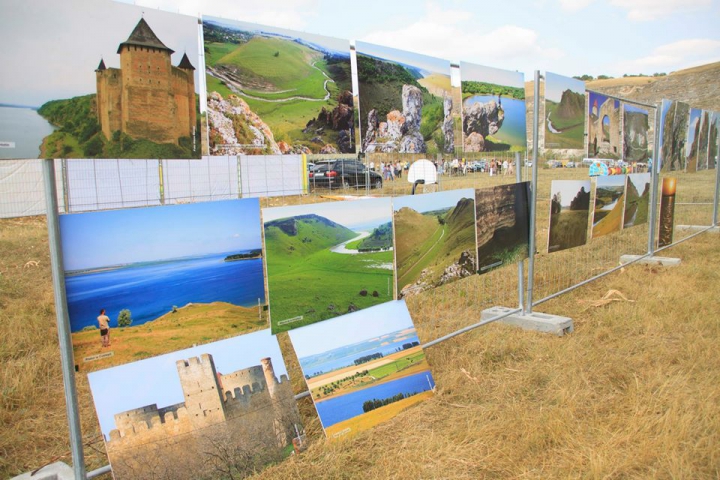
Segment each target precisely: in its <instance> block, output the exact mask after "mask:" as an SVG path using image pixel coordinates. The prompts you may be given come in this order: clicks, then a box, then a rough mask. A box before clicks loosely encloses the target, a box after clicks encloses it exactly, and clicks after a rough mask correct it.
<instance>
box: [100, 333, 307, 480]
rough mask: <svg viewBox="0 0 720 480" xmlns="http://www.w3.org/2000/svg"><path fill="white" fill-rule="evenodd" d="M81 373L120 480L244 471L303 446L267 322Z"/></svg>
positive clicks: (232, 474)
mask: <svg viewBox="0 0 720 480" xmlns="http://www.w3.org/2000/svg"><path fill="white" fill-rule="evenodd" d="M88 380H89V383H90V390H91V391H92V396H93V401H94V403H95V410H96V412H97V416H98V420H99V421H100V430H101V432H102V435H103V438H104V440H105V447H106V449H107V453H108V457H109V459H110V466H111V467H112V470H113V476H114V478H116V479H117V480H135V479H137V480H140V479H146V478H172V479H178V480H185V479H187V480H194V479H198V478H245V477H248V476H250V475H252V474H254V473H257V472H258V471H260V470H262V469H263V468H264V467H266V466H268V465H271V464H275V463H278V462H280V461H282V460H283V459H285V458H287V457H288V456H289V455H291V454H293V452H299V450H300V449H301V447H302V446H303V445H302V444H303V442H304V432H303V426H302V424H301V421H300V414H299V412H298V409H297V404H296V401H295V397H294V393H293V390H292V386H291V385H290V380H289V379H288V375H287V369H286V367H285V364H284V362H283V357H282V353H281V352H280V348H279V346H278V342H277V339H276V337H274V336H272V335H271V334H270V330H262V331H259V332H255V333H250V334H247V335H241V336H238V337H234V338H231V339H227V340H221V341H218V342H214V343H209V344H206V345H202V346H199V347H194V348H189V349H185V350H180V351H177V352H173V353H168V354H165V355H161V356H159V357H154V358H150V359H146V360H141V361H139V362H134V363H129V364H126V365H122V366H119V367H114V368H109V369H106V370H101V371H98V372H92V373H90V374H89V375H88Z"/></svg>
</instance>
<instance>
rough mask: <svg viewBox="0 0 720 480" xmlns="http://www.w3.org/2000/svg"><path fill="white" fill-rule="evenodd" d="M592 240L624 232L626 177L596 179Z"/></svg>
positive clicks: (612, 176)
mask: <svg viewBox="0 0 720 480" xmlns="http://www.w3.org/2000/svg"><path fill="white" fill-rule="evenodd" d="M595 182H596V183H595V208H594V209H593V226H592V238H596V237H601V236H603V235H607V234H609V233H613V232H618V231H620V230H622V227H623V219H624V216H625V175H609V176H606V177H597V178H596V179H595Z"/></svg>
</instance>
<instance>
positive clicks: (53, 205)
mask: <svg viewBox="0 0 720 480" xmlns="http://www.w3.org/2000/svg"><path fill="white" fill-rule="evenodd" d="M43 180H44V183H45V208H46V211H47V227H48V236H49V248H50V265H51V269H52V281H53V292H54V294H55V315H56V318H57V327H58V340H59V343H60V363H61V366H62V374H63V386H64V389H65V406H66V410H67V416H68V426H69V428H70V450H71V452H72V460H73V470H74V471H75V478H76V479H78V480H79V479H83V480H84V479H85V456H84V454H83V443H82V431H81V429H80V414H79V410H78V401H77V390H76V388H75V371H74V366H73V365H74V363H75V362H74V357H73V347H72V337H71V336H70V320H69V319H68V310H67V299H66V297H65V273H64V272H63V258H62V250H61V248H60V222H59V217H58V202H57V187H56V185H55V161H54V160H52V159H48V160H43Z"/></svg>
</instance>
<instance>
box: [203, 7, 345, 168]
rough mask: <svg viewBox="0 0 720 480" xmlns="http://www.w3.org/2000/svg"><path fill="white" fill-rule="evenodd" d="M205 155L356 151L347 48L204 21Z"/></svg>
mask: <svg viewBox="0 0 720 480" xmlns="http://www.w3.org/2000/svg"><path fill="white" fill-rule="evenodd" d="M203 39H204V48H205V76H206V80H207V94H208V144H209V151H210V155H240V154H247V155H268V154H272V155H276V154H301V153H326V154H334V153H355V127H354V110H355V107H354V103H353V95H352V85H351V83H352V82H351V68H350V42H349V41H348V40H339V39H335V38H331V37H324V36H321V35H314V34H311V33H304V32H296V31H292V30H286V29H283V28H275V27H268V26H263V25H257V24H253V23H247V22H241V21H233V20H225V19H220V18H214V17H204V18H203Z"/></svg>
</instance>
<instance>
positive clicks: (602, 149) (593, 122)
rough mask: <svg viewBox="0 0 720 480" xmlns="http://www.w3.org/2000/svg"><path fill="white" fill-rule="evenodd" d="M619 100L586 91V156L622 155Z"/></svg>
mask: <svg viewBox="0 0 720 480" xmlns="http://www.w3.org/2000/svg"><path fill="white" fill-rule="evenodd" d="M621 148H622V137H621V134H620V101H619V100H615V99H613V98H609V97H606V96H605V95H601V94H599V93H595V92H590V91H588V157H589V158H613V159H617V158H620V157H621V156H622V150H621Z"/></svg>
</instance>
